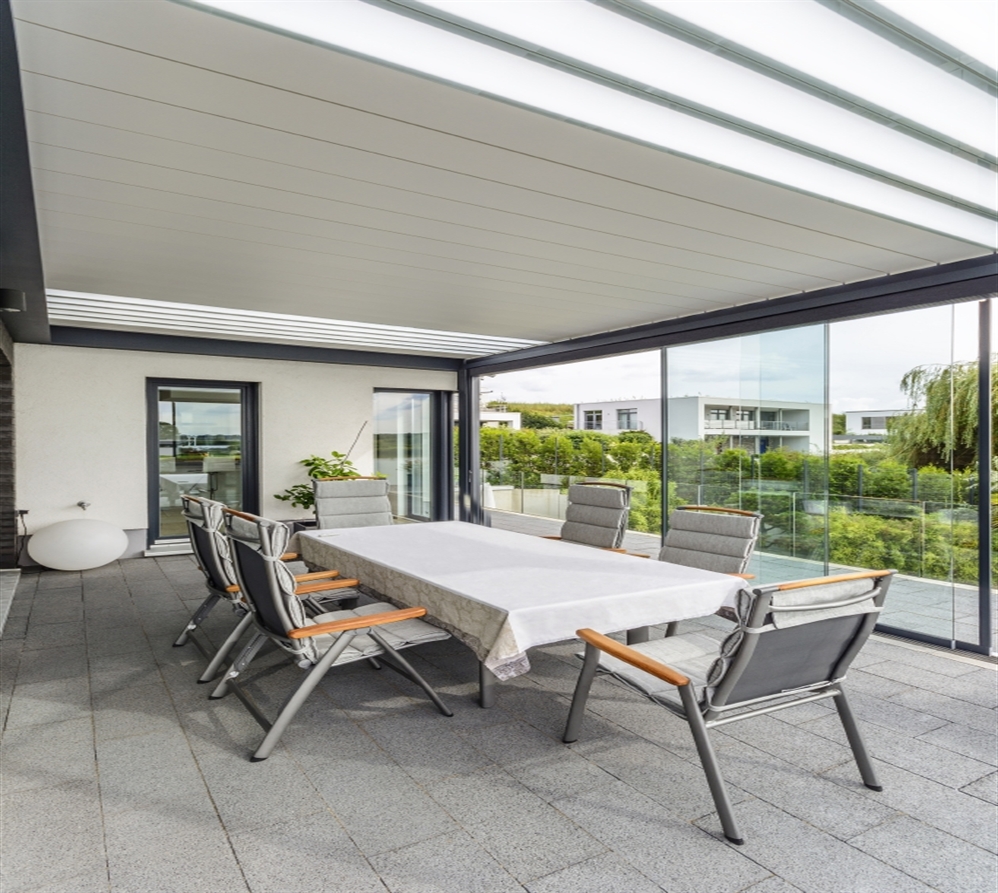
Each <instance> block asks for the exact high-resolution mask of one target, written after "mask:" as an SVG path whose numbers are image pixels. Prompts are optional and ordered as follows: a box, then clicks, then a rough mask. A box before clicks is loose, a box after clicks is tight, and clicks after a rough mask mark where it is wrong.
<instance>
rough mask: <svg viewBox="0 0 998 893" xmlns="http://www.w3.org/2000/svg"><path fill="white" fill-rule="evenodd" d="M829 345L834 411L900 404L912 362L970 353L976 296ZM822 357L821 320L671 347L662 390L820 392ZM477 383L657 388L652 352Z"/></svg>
mask: <svg viewBox="0 0 998 893" xmlns="http://www.w3.org/2000/svg"><path fill="white" fill-rule="evenodd" d="M996 340H998V339H996ZM828 350H829V361H830V362H829V369H830V382H829V391H830V396H831V402H832V411H833V412H845V411H847V410H871V409H904V408H905V407H906V406H907V402H906V398H905V397H904V395H903V394H902V393H901V390H900V388H899V382H900V380H901V377H902V376H903V375H904V374H905V373H906V372H908V371H909V370H910V369H913V368H914V367H916V366H919V365H925V364H937V363H941V364H945V363H949V362H950V361H951V357H952V358H953V359H956V360H970V359H974V358H975V357H976V354H977V302H976V301H968V302H966V303H963V304H956V305H953V306H947V307H929V308H925V309H922V310H913V311H907V312H903V313H894V314H888V315H885V316H878V317H873V318H869V319H859V320H849V321H845V322H837V323H833V324H832V325H831V326H830V327H829V346H828ZM824 359H825V347H824V327H823V326H807V327H804V328H799V329H790V330H785V331H781V332H769V333H765V334H762V335H750V336H744V337H741V338H732V339H726V340H724V341H717V342H712V343H707V344H701V345H686V346H683V347H679V348H672V349H671V350H670V359H669V394H670V396H674V397H682V396H692V395H696V394H703V395H705V396H712V397H734V398H753V397H757V396H761V397H763V398H765V397H769V398H770V399H773V400H792V401H803V402H823V400H824V375H823V369H824ZM482 390H483V391H488V392H490V393H488V395H487V396H486V398H485V399H487V400H497V399H499V398H500V397H504V398H505V399H506V400H507V401H510V402H516V403H519V402H524V403H584V402H596V401H609V400H618V399H619V400H629V399H640V398H643V397H644V398H655V397H658V396H660V394H661V383H660V371H659V353H658V351H647V352H643V353H638V354H629V355H626V356H620V357H611V358H608V359H603V360H587V361H585V362H581V363H566V364H564V365H561V366H548V367H545V368H542V369H530V370H526V371H523V372H508V373H504V374H502V375H495V376H490V377H488V378H485V379H483V380H482Z"/></svg>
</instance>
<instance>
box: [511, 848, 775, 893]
mask: <svg viewBox="0 0 998 893" xmlns="http://www.w3.org/2000/svg"><path fill="white" fill-rule="evenodd" d="M525 887H526V889H527V890H528V891H529V893H581V891H583V890H599V891H600V893H661V891H662V888H661V887H660V886H659V885H658V884H656V883H654V882H653V881H650V880H649V879H648V878H646V877H645V876H644V875H643V874H641V872H640V871H639V870H637V869H636V868H635V867H634V866H632V865H629V864H628V863H626V862H624V861H623V860H621V859H620V858H619V857H617V856H615V855H612V854H606V855H602V856H596V857H595V858H593V859H587V860H586V861H585V862H577V863H576V864H575V865H570V866H569V867H568V868H563V869H562V870H561V871H555V872H552V873H551V874H549V875H546V876H545V877H542V878H538V879H537V880H534V881H530V882H529V883H527V884H526V885H525ZM752 889H753V890H754V889H756V888H755V887H753V888H752Z"/></svg>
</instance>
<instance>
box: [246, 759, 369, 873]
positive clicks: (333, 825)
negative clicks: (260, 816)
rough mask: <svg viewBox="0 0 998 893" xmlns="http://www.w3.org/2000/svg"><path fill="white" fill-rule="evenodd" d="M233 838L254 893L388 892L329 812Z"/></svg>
mask: <svg viewBox="0 0 998 893" xmlns="http://www.w3.org/2000/svg"><path fill="white" fill-rule="evenodd" d="M269 762H270V760H268V761H267V763H269ZM264 765H266V764H264ZM231 840H232V847H233V849H234V851H235V853H236V858H237V859H238V860H239V866H240V868H241V869H242V872H243V874H244V876H245V877H246V881H247V883H248V884H249V887H250V890H252V891H253V893H273V891H276V890H280V891H281V893H385V887H384V884H382V883H381V881H380V879H379V878H378V876H377V874H376V873H375V872H374V869H372V868H371V866H370V864H369V863H368V861H367V859H365V858H364V857H363V856H362V855H361V853H360V851H359V850H358V849H357V848H356V847H355V846H354V845H353V843H352V842H351V840H350V838H349V837H348V836H347V834H346V832H345V831H344V830H343V828H342V827H341V825H340V823H339V822H337V821H336V819H335V818H334V817H333V816H332V815H331V814H330V813H329V812H328V811H325V810H324V811H322V812H317V813H314V814H312V815H309V816H308V817H307V820H298V821H293V822H287V823H283V824H274V825H268V826H266V827H262V828H259V829H258V830H256V831H246V832H243V833H241V834H234V835H232V838H231Z"/></svg>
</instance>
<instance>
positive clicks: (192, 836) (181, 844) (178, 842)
mask: <svg viewBox="0 0 998 893" xmlns="http://www.w3.org/2000/svg"><path fill="white" fill-rule="evenodd" d="M105 838H106V841H107V861H108V872H109V874H110V878H111V889H112V890H127V891H128V893H146V891H148V893H205V891H206V890H210V891H212V893H247V891H248V890H249V888H248V887H247V885H246V881H245V880H244V879H243V876H242V872H240V870H239V865H238V863H237V862H236V859H235V856H234V855H233V852H232V849H231V847H230V846H229V842H228V840H227V839H226V837H225V834H224V832H223V831H222V827H221V825H220V824H219V822H218V819H217V818H214V817H200V816H199V817H193V816H187V815H185V816H176V815H172V814H164V813H163V812H162V811H161V810H159V809H155V808H152V809H141V810H132V811H130V812H123V813H117V814H114V815H111V816H108V817H107V818H106V819H105Z"/></svg>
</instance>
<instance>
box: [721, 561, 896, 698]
mask: <svg viewBox="0 0 998 893" xmlns="http://www.w3.org/2000/svg"><path fill="white" fill-rule="evenodd" d="M894 573H895V572H894V571H890V570H888V571H865V572H859V573H854V574H842V575H841V576H835V577H822V578H820V579H817V580H801V581H797V582H793V583H777V584H773V585H769V586H760V587H757V588H755V589H752V590H748V589H743V590H742V591H741V592H740V593H739V595H738V600H737V603H736V606H735V614H736V617H737V619H738V627H737V628H736V629H735V631H734V632H733V633H731V635H729V636H728V637H727V638H726V639H725V640H724V642H723V643H722V644H721V649H720V656H719V657H718V659H717V660H716V661H715V662H714V664H713V666H712V667H711V668H710V672H709V674H708V677H707V686H708V688H707V698H708V700H707V702H706V704H705V706H706V707H707V708H709V709H714V708H717V709H719V710H722V711H723V710H724V709H731V708H733V707H736V706H740V705H744V704H745V703H746V702H753V701H759V700H760V699H762V700H765V699H769V698H779V697H785V696H787V695H788V694H790V693H797V694H800V693H802V692H804V691H806V690H808V689H812V688H820V687H822V686H825V685H828V684H831V683H834V682H835V681H837V680H839V679H841V678H842V677H843V676H845V673H846V670H848V668H849V665H850V664H851V663H852V660H853V658H855V656H856V655H857V654H858V653H859V650H860V648H862V646H863V644H864V643H865V642H866V640H867V638H868V637H869V635H870V633H871V632H873V628H874V626H875V625H876V622H877V617H878V616H879V614H880V610H881V608H882V607H883V604H884V598H885V597H886V595H887V590H888V588H889V586H890V582H891V579H892V578H893V575H894Z"/></svg>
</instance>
